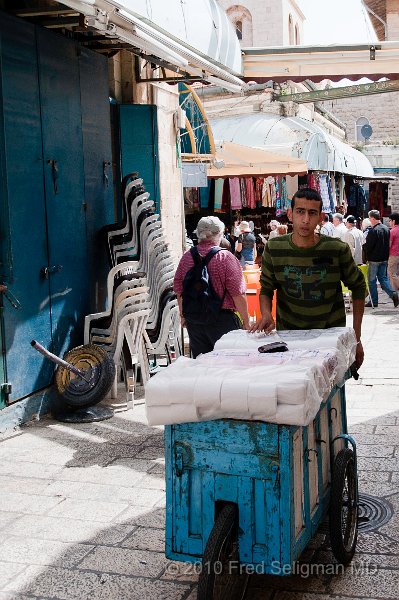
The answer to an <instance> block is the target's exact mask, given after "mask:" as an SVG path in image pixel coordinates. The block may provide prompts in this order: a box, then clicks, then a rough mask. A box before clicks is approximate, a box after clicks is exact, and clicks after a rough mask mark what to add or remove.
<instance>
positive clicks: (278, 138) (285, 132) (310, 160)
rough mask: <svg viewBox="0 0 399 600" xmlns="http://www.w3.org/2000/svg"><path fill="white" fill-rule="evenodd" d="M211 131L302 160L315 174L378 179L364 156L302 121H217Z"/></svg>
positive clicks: (256, 117)
mask: <svg viewBox="0 0 399 600" xmlns="http://www.w3.org/2000/svg"><path fill="white" fill-rule="evenodd" d="M211 127H212V131H213V135H214V137H215V139H219V140H224V141H227V142H234V143H236V144H242V145H244V146H249V147H251V148H261V149H262V150H269V151H272V152H278V153H279V154H283V155H286V156H293V157H295V158H302V159H303V160H305V161H306V163H307V165H308V169H309V170H312V171H335V172H338V173H345V174H348V175H354V176H356V177H365V178H367V177H372V176H373V175H374V171H373V167H372V166H371V164H370V161H369V160H368V158H367V157H366V156H365V155H364V154H362V153H361V152H359V151H358V150H355V149H354V148H352V147H351V146H349V145H348V144H345V143H344V142H341V141H340V140H338V139H337V138H335V137H333V136H332V135H329V134H328V133H327V132H326V131H324V130H323V129H322V128H321V127H320V126H319V125H316V124H315V123H312V122H311V121H306V120H305V119H300V118H299V117H278V116H277V115H268V114H265V113H255V114H249V115H239V116H233V117H226V118H223V119H213V120H211Z"/></svg>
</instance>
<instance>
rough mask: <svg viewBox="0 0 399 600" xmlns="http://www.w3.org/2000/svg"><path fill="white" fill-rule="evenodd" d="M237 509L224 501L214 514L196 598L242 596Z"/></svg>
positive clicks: (235, 598) (237, 599) (238, 599)
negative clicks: (214, 519)
mask: <svg viewBox="0 0 399 600" xmlns="http://www.w3.org/2000/svg"><path fill="white" fill-rule="evenodd" d="M237 522H238V511H237V506H236V505H235V504H226V506H224V507H223V508H222V510H221V511H220V513H219V515H218V516H217V518H216V521H215V525H214V526H213V529H212V531H211V534H210V536H209V539H208V542H207V544H206V548H205V552H204V556H203V558H202V570H201V574H200V577H199V580H198V592H197V600H224V599H226V600H242V598H243V597H244V595H245V591H246V588H247V584H248V575H247V574H240V569H239V553H238V527H237Z"/></svg>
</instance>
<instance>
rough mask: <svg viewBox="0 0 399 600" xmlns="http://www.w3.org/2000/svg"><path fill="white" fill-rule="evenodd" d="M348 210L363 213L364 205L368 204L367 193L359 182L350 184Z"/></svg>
mask: <svg viewBox="0 0 399 600" xmlns="http://www.w3.org/2000/svg"><path fill="white" fill-rule="evenodd" d="M347 201H348V210H350V211H351V212H353V213H356V215H357V214H363V212H364V207H365V204H366V194H365V191H364V189H363V188H362V186H361V185H359V184H358V183H352V184H351V185H350V186H349V193H348V196H347Z"/></svg>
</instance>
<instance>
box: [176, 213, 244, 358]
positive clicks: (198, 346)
mask: <svg viewBox="0 0 399 600" xmlns="http://www.w3.org/2000/svg"><path fill="white" fill-rule="evenodd" d="M223 231H224V224H223V223H222V221H221V220H220V219H219V218H218V217H202V219H200V221H199V222H198V225H197V230H196V233H197V236H198V245H197V246H194V247H193V248H190V250H188V251H187V252H185V253H184V254H183V256H182V258H181V259H180V262H179V265H178V267H177V270H176V274H175V278H174V284H173V289H174V291H175V293H176V295H177V300H178V303H179V310H180V318H181V323H182V326H183V327H187V331H188V336H189V339H190V347H191V352H192V355H193V357H194V358H196V357H197V356H198V355H199V354H203V353H205V352H211V351H212V350H213V347H214V345H215V343H216V342H217V340H218V339H220V338H221V337H222V335H224V334H225V333H228V332H229V331H232V330H233V329H241V328H242V327H244V329H249V315H248V308H247V300H246V296H245V282H244V277H243V274H242V270H241V267H240V263H239V262H238V260H237V258H236V257H235V256H234V255H233V254H232V253H231V252H229V251H228V250H223V249H222V248H220V242H221V239H222V236H223Z"/></svg>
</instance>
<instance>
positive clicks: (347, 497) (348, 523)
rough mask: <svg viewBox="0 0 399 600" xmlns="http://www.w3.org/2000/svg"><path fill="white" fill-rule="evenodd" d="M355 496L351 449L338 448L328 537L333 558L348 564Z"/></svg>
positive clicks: (351, 552) (354, 527)
mask: <svg viewBox="0 0 399 600" xmlns="http://www.w3.org/2000/svg"><path fill="white" fill-rule="evenodd" d="M357 513H358V497H357V485H356V475H355V461H354V456H353V451H352V450H350V449H349V448H344V449H343V450H340V451H339V452H338V454H337V456H336V458H335V461H334V466H333V472H332V481H331V502H330V540H331V548H332V551H333V554H334V556H335V558H336V559H337V560H338V561H339V562H340V563H341V564H343V565H347V564H349V563H350V561H351V560H352V558H353V555H354V554H355V549H356V542H357Z"/></svg>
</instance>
